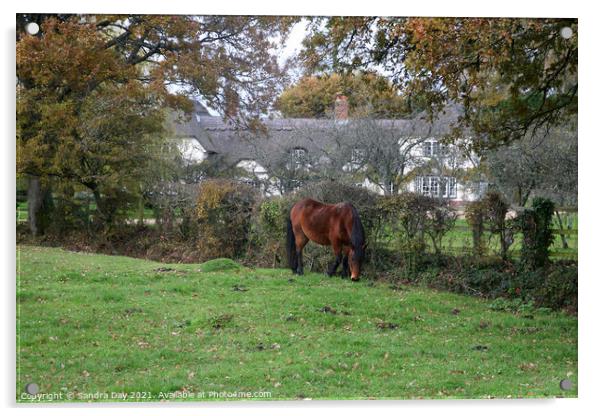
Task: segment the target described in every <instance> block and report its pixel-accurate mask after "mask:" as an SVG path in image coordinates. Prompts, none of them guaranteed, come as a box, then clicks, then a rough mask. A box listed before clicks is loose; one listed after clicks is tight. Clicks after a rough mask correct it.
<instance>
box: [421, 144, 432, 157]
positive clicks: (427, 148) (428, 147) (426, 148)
mask: <svg viewBox="0 0 602 416" xmlns="http://www.w3.org/2000/svg"><path fill="white" fill-rule="evenodd" d="M422 150H423V156H431V155H432V154H433V142H424V143H423V144H422Z"/></svg>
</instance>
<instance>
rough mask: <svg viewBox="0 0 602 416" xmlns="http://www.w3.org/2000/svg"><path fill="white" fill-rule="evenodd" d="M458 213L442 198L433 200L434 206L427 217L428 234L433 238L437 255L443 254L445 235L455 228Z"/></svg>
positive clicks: (426, 229) (426, 228)
mask: <svg viewBox="0 0 602 416" xmlns="http://www.w3.org/2000/svg"><path fill="white" fill-rule="evenodd" d="M457 218H458V214H457V213H456V212H455V211H454V210H452V209H450V207H449V204H448V203H447V202H446V201H442V200H433V207H432V209H431V210H430V211H429V212H428V215H427V219H426V224H425V225H426V227H425V231H426V234H427V235H428V236H429V237H430V238H431V241H432V243H433V248H434V250H435V254H437V256H440V255H441V245H442V241H443V237H444V236H445V234H447V233H448V232H449V231H450V230H452V229H453V228H454V225H455V223H456V219H457Z"/></svg>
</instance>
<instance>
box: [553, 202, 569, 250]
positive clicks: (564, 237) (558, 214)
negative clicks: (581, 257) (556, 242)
mask: <svg viewBox="0 0 602 416" xmlns="http://www.w3.org/2000/svg"><path fill="white" fill-rule="evenodd" d="M556 219H557V220H558V228H559V229H560V240H562V248H563V249H567V248H569V243H568V242H567V241H566V235H565V234H564V227H563V224H562V217H561V216H560V212H558V211H556Z"/></svg>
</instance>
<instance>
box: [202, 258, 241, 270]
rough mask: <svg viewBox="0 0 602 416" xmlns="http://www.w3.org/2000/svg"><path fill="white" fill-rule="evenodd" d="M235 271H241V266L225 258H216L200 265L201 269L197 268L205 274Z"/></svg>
mask: <svg viewBox="0 0 602 416" xmlns="http://www.w3.org/2000/svg"><path fill="white" fill-rule="evenodd" d="M236 269H242V266H241V265H240V264H238V263H236V262H235V261H234V260H231V259H225V258H218V259H213V260H209V261H206V262H205V263H203V264H201V267H200V268H199V270H200V271H202V272H206V273H209V272H219V271H223V270H236Z"/></svg>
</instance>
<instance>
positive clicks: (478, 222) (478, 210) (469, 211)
mask: <svg viewBox="0 0 602 416" xmlns="http://www.w3.org/2000/svg"><path fill="white" fill-rule="evenodd" d="M464 215H465V216H466V222H467V223H468V225H469V226H470V230H471V232H472V251H473V254H474V255H475V256H476V257H481V256H483V255H484V254H485V241H484V240H483V234H484V232H485V215H486V212H485V204H484V203H483V202H482V201H474V202H471V203H469V204H468V205H467V206H466V211H465V213H464Z"/></svg>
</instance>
